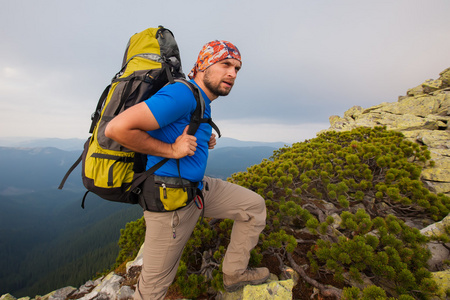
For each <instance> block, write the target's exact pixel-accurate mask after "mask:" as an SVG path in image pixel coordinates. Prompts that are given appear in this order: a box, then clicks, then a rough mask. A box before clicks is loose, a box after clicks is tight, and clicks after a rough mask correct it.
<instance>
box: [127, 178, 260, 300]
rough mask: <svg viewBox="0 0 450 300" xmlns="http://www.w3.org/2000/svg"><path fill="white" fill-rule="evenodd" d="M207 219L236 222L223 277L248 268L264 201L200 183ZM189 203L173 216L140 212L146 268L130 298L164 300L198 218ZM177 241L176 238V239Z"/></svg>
mask: <svg viewBox="0 0 450 300" xmlns="http://www.w3.org/2000/svg"><path fill="white" fill-rule="evenodd" d="M204 184H205V186H206V185H208V187H209V190H206V189H205V188H204V189H203V195H204V198H205V203H204V205H205V207H204V208H205V215H204V216H205V217H208V218H217V219H232V220H234V225H233V230H232V232H231V240H230V244H229V245H228V248H227V251H226V254H225V258H224V262H223V272H224V273H225V274H227V275H234V274H237V273H242V272H244V271H245V270H246V269H247V264H248V261H249V259H250V251H251V250H252V249H253V248H254V247H255V246H256V244H257V243H258V238H259V234H260V233H261V231H262V230H263V229H264V227H265V225H266V206H265V202H264V199H263V198H262V197H261V196H259V195H258V194H256V193H254V192H253V191H251V190H248V189H246V188H243V187H241V186H238V185H236V184H232V183H229V182H227V181H224V180H220V179H213V178H209V177H205V178H204ZM201 212H202V211H201V210H200V209H198V208H197V206H196V205H195V203H194V202H193V201H192V202H191V203H190V204H189V205H188V206H187V207H185V208H183V209H180V210H177V211H175V212H166V213H155V212H149V211H145V212H144V217H145V222H146V226H147V229H146V234H145V245H144V257H143V259H144V264H143V267H142V272H141V276H140V278H139V282H138V284H137V288H136V292H135V294H134V299H139V300H150V299H152V300H153V299H164V296H165V295H166V293H167V289H168V288H169V286H170V285H171V284H172V282H173V280H174V278H175V275H176V272H177V268H178V265H179V263H180V258H181V254H182V252H183V248H184V246H185V245H186V242H187V241H188V239H189V238H190V236H191V233H192V231H193V230H194V228H195V225H196V223H197V221H198V218H199V216H200V215H201ZM174 237H175V238H174Z"/></svg>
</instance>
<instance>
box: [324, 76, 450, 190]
mask: <svg viewBox="0 0 450 300" xmlns="http://www.w3.org/2000/svg"><path fill="white" fill-rule="evenodd" d="M330 124H331V127H330V128H329V129H327V130H325V131H329V130H334V131H346V130H352V129H353V128H356V127H375V126H386V128H387V129H389V130H395V131H400V132H402V133H403V134H404V135H405V137H406V138H407V139H409V140H411V141H413V142H416V143H419V144H421V145H426V146H427V147H428V149H429V150H430V151H431V159H432V160H433V161H434V162H435V163H436V164H435V166H433V167H428V168H426V169H424V170H423V171H422V179H423V180H424V181H425V182H426V183H427V184H428V187H429V189H430V190H431V191H433V192H435V193H444V194H446V195H450V68H448V69H446V70H444V71H442V72H441V73H440V77H439V78H438V79H436V80H433V79H428V80H426V81H425V82H424V83H422V84H421V85H419V86H417V87H415V88H412V89H409V90H408V91H407V93H406V95H405V96H400V97H399V99H398V101H397V102H393V103H382V104H379V105H376V106H373V107H369V108H366V109H364V108H362V107H361V106H354V107H352V108H350V109H349V110H347V111H346V112H345V113H344V116H343V117H339V116H331V117H330Z"/></svg>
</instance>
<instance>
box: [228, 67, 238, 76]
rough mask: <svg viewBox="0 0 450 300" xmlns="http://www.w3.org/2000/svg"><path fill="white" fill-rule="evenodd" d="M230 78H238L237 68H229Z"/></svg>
mask: <svg viewBox="0 0 450 300" xmlns="http://www.w3.org/2000/svg"><path fill="white" fill-rule="evenodd" d="M228 76H230V77H232V78H236V76H237V71H236V69H235V68H229V70H228Z"/></svg>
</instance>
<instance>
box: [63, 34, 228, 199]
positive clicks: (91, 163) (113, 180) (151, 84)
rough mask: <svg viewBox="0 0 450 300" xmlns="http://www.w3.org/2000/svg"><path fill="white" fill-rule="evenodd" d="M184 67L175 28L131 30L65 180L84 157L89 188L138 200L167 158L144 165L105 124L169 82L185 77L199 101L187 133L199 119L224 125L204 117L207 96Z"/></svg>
mask: <svg viewBox="0 0 450 300" xmlns="http://www.w3.org/2000/svg"><path fill="white" fill-rule="evenodd" d="M184 78H185V75H184V74H183V71H182V68H181V59H180V53H179V49H178V45H177V43H176V41H175V38H174V36H173V34H172V32H171V31H170V30H168V29H166V28H164V27H162V26H159V27H158V28H148V29H146V30H144V31H142V32H140V33H136V34H135V35H133V36H132V37H131V38H130V40H129V42H128V45H127V47H126V50H125V55H124V58H123V62H122V68H121V70H120V71H119V72H118V73H117V74H116V75H115V76H114V78H113V79H112V81H111V84H110V85H108V86H107V87H106V89H105V90H104V91H103V93H102V95H101V97H100V99H99V101H98V104H97V107H96V109H95V112H94V114H93V115H92V123H91V127H90V130H89V133H91V134H92V136H91V137H89V139H88V140H87V141H86V143H85V145H84V150H83V153H82V154H81V156H80V158H79V159H78V160H77V161H76V162H75V163H74V164H73V166H72V167H71V168H70V169H69V171H68V172H67V173H66V175H65V176H64V178H63V180H62V181H61V184H60V186H59V187H58V188H59V189H62V188H63V186H64V183H65V181H66V180H67V178H68V176H69V175H70V173H71V172H72V171H73V170H74V169H75V168H76V166H77V165H78V164H79V163H80V162H82V179H83V184H84V186H85V187H86V189H87V192H86V194H85V195H84V197H83V201H82V205H81V206H82V207H83V208H84V201H85V198H86V195H87V193H88V192H93V193H94V194H97V195H98V196H100V197H102V198H103V199H106V200H111V201H116V202H124V203H131V204H136V203H138V197H137V194H138V193H139V191H140V189H139V186H140V184H141V183H142V182H143V181H144V180H145V179H146V178H147V177H148V176H149V175H151V174H153V172H154V171H156V170H157V169H158V168H159V167H161V166H162V165H163V164H164V163H165V162H167V161H168V159H167V158H166V159H163V160H162V161H160V162H159V163H158V164H156V165H155V166H153V167H152V168H150V169H149V170H148V171H145V166H146V157H147V156H146V155H143V154H140V153H135V152H133V151H131V150H129V149H127V148H125V147H123V146H122V145H120V144H119V143H117V142H115V141H114V140H112V139H109V138H107V137H106V136H105V128H106V125H107V124H108V123H109V122H110V121H111V120H112V119H113V118H114V117H115V116H117V115H118V114H119V113H121V112H122V111H124V110H126V109H127V108H129V107H131V106H133V105H135V104H137V103H139V102H141V101H144V100H146V99H148V98H149V97H151V96H152V95H154V94H155V93H156V92H157V91H158V90H159V89H161V88H162V87H163V86H165V85H166V84H171V83H174V82H181V83H184V84H185V85H187V86H188V87H189V88H190V89H191V91H192V92H193V94H194V96H195V99H196V101H197V107H196V109H195V111H194V113H193V115H192V116H191V122H190V124H189V131H188V134H191V135H193V134H195V132H196V130H197V128H198V127H199V126H200V123H205V122H207V123H209V124H211V126H212V127H213V128H214V129H215V130H216V131H217V132H218V134H219V136H220V131H219V130H218V128H217V126H215V124H214V123H213V122H212V120H211V119H210V118H208V119H205V118H203V113H204V107H205V103H204V99H203V97H202V94H201V92H200V90H199V89H198V87H197V86H196V85H194V84H192V83H190V82H188V81H187V80H186V79H184Z"/></svg>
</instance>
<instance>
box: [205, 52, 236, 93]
mask: <svg viewBox="0 0 450 300" xmlns="http://www.w3.org/2000/svg"><path fill="white" fill-rule="evenodd" d="M240 69H241V62H240V61H238V60H237V59H233V58H227V59H224V60H222V61H219V62H217V63H215V64H213V65H212V66H210V67H209V68H208V69H206V70H205V71H204V72H205V74H204V77H203V83H204V85H205V87H206V88H207V89H208V90H209V91H210V92H211V93H212V94H213V95H215V96H216V97H218V96H226V95H228V94H229V93H230V91H231V88H232V87H233V85H234V81H235V79H236V76H237V73H238V72H239V70H240Z"/></svg>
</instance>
